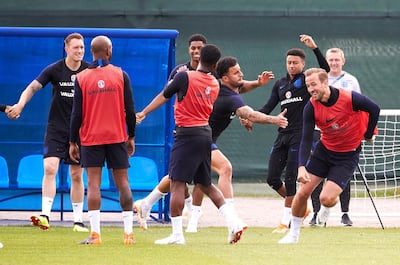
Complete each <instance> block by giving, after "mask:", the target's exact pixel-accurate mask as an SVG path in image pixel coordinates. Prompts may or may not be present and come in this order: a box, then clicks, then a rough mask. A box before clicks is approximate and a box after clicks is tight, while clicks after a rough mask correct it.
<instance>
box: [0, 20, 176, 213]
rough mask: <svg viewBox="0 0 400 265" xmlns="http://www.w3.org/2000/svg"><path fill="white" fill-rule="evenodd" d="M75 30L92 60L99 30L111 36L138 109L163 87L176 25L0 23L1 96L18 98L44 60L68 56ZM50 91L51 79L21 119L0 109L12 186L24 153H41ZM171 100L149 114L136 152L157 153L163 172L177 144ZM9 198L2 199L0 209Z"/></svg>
mask: <svg viewBox="0 0 400 265" xmlns="http://www.w3.org/2000/svg"><path fill="white" fill-rule="evenodd" d="M72 32H79V33H81V34H82V35H83V36H84V37H85V57H84V60H86V61H91V60H92V55H91V53H90V41H91V39H92V38H93V37H94V36H97V35H106V36H108V37H110V39H111V40H112V42H113V57H112V63H113V64H114V65H117V66H121V67H122V68H123V69H124V70H125V71H126V72H127V73H128V74H129V76H130V78H131V83H132V87H133V95H134V101H135V108H136V110H137V111H139V110H141V109H143V107H144V106H145V105H147V104H148V103H149V102H150V100H151V99H152V98H153V97H154V96H155V95H156V94H158V93H159V92H160V91H161V90H162V88H163V87H164V85H165V83H166V80H167V78H168V75H169V73H170V71H171V70H172V68H173V67H174V66H175V41H176V38H177V37H178V32H177V31H176V30H157V29H154V30H152V29H112V28H29V27H22V28H19V27H0V49H1V50H3V51H6V52H4V53H3V55H2V56H1V58H0V71H1V73H3V74H1V75H0V87H2V96H1V99H0V102H1V103H6V104H14V103H16V102H17V101H18V99H19V96H20V94H21V92H22V91H23V90H24V89H25V87H26V86H27V85H28V84H29V83H30V82H31V81H32V80H33V79H34V78H36V77H37V76H38V75H39V73H40V71H41V70H42V69H43V68H44V67H45V66H47V65H49V64H50V63H53V62H55V61H57V60H59V59H61V58H63V57H65V52H64V38H65V37H66V36H67V35H68V34H70V33H72ZM51 93H52V91H51V85H50V84H49V85H47V86H46V87H45V88H43V89H42V90H41V91H39V92H37V93H36V94H35V95H34V96H33V98H32V99H31V101H30V102H29V103H28V104H27V105H26V106H25V108H24V111H23V113H22V115H21V117H20V118H19V119H18V120H16V121H12V120H9V119H8V118H7V117H6V116H5V115H0V126H1V128H2V130H0V155H1V156H3V157H4V158H5V159H6V160H7V163H8V168H9V178H10V187H11V188H13V187H15V188H16V183H17V181H16V176H17V169H18V163H19V161H20V159H21V158H22V157H23V156H26V155H28V154H33V153H42V147H43V138H44V132H45V128H46V123H47V115H48V110H49V105H50V100H51ZM172 104H173V103H172V102H168V104H166V105H164V106H163V107H161V108H160V109H158V110H156V111H155V112H154V113H152V114H151V115H149V117H148V118H147V119H146V120H145V121H144V122H143V123H142V124H140V125H139V126H137V130H136V131H137V134H136V138H135V140H136V154H138V155H142V156H146V157H149V158H152V159H153V160H154V161H155V162H156V163H157V166H158V170H159V176H160V177H162V176H164V174H165V173H166V172H167V165H168V161H169V153H170V148H171V145H172V135H171V132H172V130H173V126H174V122H173V109H172ZM64 177H65V176H64ZM64 179H65V178H64ZM4 203H5V202H2V203H0V209H1V208H2V205H3V204H4ZM6 208H7V207H6Z"/></svg>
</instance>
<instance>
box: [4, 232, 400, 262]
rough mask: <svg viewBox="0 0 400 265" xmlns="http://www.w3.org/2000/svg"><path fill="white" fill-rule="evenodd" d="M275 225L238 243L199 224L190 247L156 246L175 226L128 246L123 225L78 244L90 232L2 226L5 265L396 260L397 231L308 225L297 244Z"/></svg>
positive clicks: (141, 235) (140, 237) (138, 237)
mask: <svg viewBox="0 0 400 265" xmlns="http://www.w3.org/2000/svg"><path fill="white" fill-rule="evenodd" d="M271 231H272V229H271V228H249V229H248V230H247V231H246V232H245V233H244V236H243V238H242V240H241V241H240V242H239V243H238V244H236V245H229V244H227V243H226V239H227V230H226V228H200V229H199V232H198V233H196V234H185V238H186V245H183V246H178V245H166V246H160V245H155V244H154V243H153V242H154V240H156V239H160V238H163V237H165V236H168V235H169V233H170V232H171V228H170V227H165V226H152V227H150V229H149V230H148V231H141V230H139V229H135V231H134V232H135V235H136V244H135V245H134V246H124V245H123V243H122V233H123V231H122V227H103V228H102V240H103V244H102V245H101V246H90V245H78V244H77V242H79V241H81V240H83V239H84V238H85V237H86V236H87V235H88V234H86V233H73V232H72V230H71V228H69V227H68V228H66V227H52V228H51V230H49V231H42V230H40V229H36V228H34V227H27V226H24V227H21V226H19V227H15V226H8V227H2V228H1V229H0V241H1V242H2V243H3V244H4V248H2V249H0V264H1V265H3V264H40V265H46V264H85V265H90V264H135V265H142V264H143V265H144V264H151V265H157V264H163V265H169V264H191V265H197V264H210V265H211V264H212V265H214V264H218V265H234V264H235V265H236V264H237V265H256V264H280V265H285V264H296V265H301V264H307V265H312V264H318V265H320V264H329V265H336V264H340V265H345V264H363V265H368V264H380V265H384V264H394V263H393V261H395V260H398V257H397V256H398V254H397V253H398V252H397V250H398V238H399V230H398V229H385V230H382V229H377V228H342V227H336V228H309V227H306V228H303V229H302V231H301V236H300V242H299V243H298V244H296V245H279V244H277V242H278V240H279V239H280V238H281V237H282V235H277V234H271Z"/></svg>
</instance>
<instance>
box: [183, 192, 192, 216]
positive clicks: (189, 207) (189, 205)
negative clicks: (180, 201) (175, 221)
mask: <svg viewBox="0 0 400 265" xmlns="http://www.w3.org/2000/svg"><path fill="white" fill-rule="evenodd" d="M192 203H193V198H192V195H190V196H189V197H187V198H186V199H185V206H186V209H187V210H188V211H189V212H190V213H191V212H192V211H193V207H194V205H193V204H192Z"/></svg>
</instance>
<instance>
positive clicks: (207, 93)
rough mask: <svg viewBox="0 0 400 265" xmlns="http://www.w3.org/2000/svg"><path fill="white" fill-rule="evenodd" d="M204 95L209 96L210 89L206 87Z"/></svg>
mask: <svg viewBox="0 0 400 265" xmlns="http://www.w3.org/2000/svg"><path fill="white" fill-rule="evenodd" d="M205 93H206V95H209V94H210V93H211V87H209V86H208V87H206V91H205Z"/></svg>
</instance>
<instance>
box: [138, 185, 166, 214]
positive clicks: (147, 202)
mask: <svg viewBox="0 0 400 265" xmlns="http://www.w3.org/2000/svg"><path fill="white" fill-rule="evenodd" d="M165 195H167V193H162V192H161V191H160V190H159V189H158V187H155V188H154V189H153V190H152V191H151V192H150V194H149V195H147V196H146V198H144V199H143V201H142V207H144V208H146V209H150V208H151V207H153V205H154V204H155V203H156V202H158V201H159V200H160V199H161V198H163V197H164V196H165Z"/></svg>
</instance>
